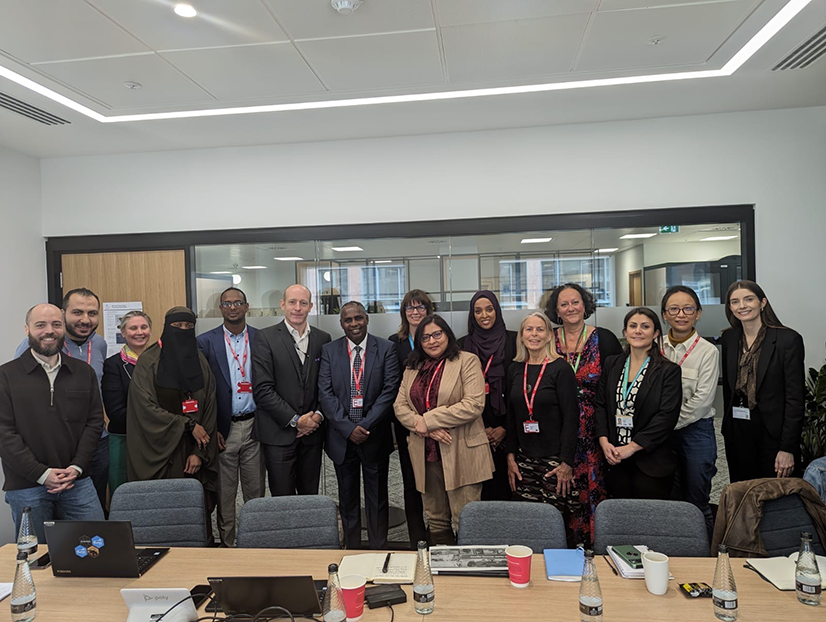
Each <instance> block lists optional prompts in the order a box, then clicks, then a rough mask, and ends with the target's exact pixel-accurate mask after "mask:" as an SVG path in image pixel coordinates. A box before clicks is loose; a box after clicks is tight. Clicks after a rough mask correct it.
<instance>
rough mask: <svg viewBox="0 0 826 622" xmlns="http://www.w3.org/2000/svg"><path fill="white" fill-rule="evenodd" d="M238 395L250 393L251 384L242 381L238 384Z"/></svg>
mask: <svg viewBox="0 0 826 622" xmlns="http://www.w3.org/2000/svg"><path fill="white" fill-rule="evenodd" d="M238 393H252V383H251V382H247V381H246V380H242V381H241V382H239V383H238Z"/></svg>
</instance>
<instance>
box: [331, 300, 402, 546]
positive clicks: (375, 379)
mask: <svg viewBox="0 0 826 622" xmlns="http://www.w3.org/2000/svg"><path fill="white" fill-rule="evenodd" d="M340 321H341V328H342V329H343V330H344V335H345V336H344V337H342V338H340V339H336V340H335V341H333V342H331V343H328V344H327V345H325V346H324V347H323V348H322V351H321V368H320V370H319V374H318V398H319V403H320V405H321V410H322V411H323V412H324V415H325V417H326V420H327V444H326V450H327V455H328V456H330V459H331V460H332V461H333V463H334V464H335V468H336V477H337V479H338V498H339V509H340V512H341V522H342V525H343V527H344V545H345V547H346V548H348V549H357V548H361V507H360V506H361V502H360V477H359V467H361V472H362V474H363V476H364V500H365V506H366V507H365V513H366V515H367V537H368V540H369V542H370V548H371V549H382V548H385V547H386V546H387V525H388V513H389V503H388V498H387V473H388V467H389V460H390V453H391V452H392V451H393V439H392V435H391V432H390V424H391V421H392V419H393V402H394V401H395V399H396V393H397V391H398V383H399V362H398V358H397V356H396V349H395V346H394V345H393V344H392V343H390V342H389V341H387V340H386V339H380V338H377V337H374V336H373V335H368V334H367V325H368V322H369V318H368V316H367V311H366V310H365V309H364V306H363V305H362V304H361V303H360V302H355V301H350V302H348V303H346V304H345V305H344V306H343V307H342V308H341V315H340Z"/></svg>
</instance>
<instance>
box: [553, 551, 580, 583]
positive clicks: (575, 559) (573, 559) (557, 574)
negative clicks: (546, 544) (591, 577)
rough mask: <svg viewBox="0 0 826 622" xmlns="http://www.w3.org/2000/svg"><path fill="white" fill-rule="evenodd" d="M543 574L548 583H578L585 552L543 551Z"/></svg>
mask: <svg viewBox="0 0 826 622" xmlns="http://www.w3.org/2000/svg"><path fill="white" fill-rule="evenodd" d="M543 553H544V554H545V574H546V575H547V577H548V580H549V581H579V580H581V579H582V566H583V564H584V562H585V551H583V550H582V549H545V550H544V551H543Z"/></svg>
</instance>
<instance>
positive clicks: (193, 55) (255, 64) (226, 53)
mask: <svg viewBox="0 0 826 622" xmlns="http://www.w3.org/2000/svg"><path fill="white" fill-rule="evenodd" d="M162 56H163V57H164V58H166V59H167V60H169V62H171V63H172V64H174V65H175V66H176V67H178V69H180V70H181V71H183V72H184V73H185V74H187V75H188V76H189V77H191V78H192V79H193V80H195V81H196V82H197V83H198V84H200V85H201V86H203V87H204V88H205V89H207V90H208V91H209V92H210V93H212V94H213V95H215V96H216V97H217V98H219V99H249V98H253V97H280V96H284V95H299V94H302V93H320V92H324V87H323V86H322V84H321V83H320V82H319V81H318V79H317V78H316V77H315V75H314V74H313V72H312V71H311V70H310V68H309V67H308V66H307V63H305V62H304V59H302V58H301V55H300V54H299V53H298V52H297V51H296V49H295V48H294V47H293V46H292V44H290V43H273V44H265V45H244V46H236V47H228V48H210V49H205V50H186V51H182V52H164V53H163V54H162Z"/></svg>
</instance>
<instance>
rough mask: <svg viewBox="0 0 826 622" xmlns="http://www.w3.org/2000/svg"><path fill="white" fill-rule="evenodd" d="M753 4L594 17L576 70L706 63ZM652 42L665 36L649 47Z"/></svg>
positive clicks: (741, 0)
mask: <svg viewBox="0 0 826 622" xmlns="http://www.w3.org/2000/svg"><path fill="white" fill-rule="evenodd" d="M754 5H755V1H754V0H736V1H733V2H720V3H713V4H695V5H686V6H674V7H665V8H657V9H640V10H633V11H612V12H607V13H603V12H599V13H597V14H596V15H594V17H593V19H592V20H591V24H590V26H589V28H588V33H587V35H586V37H585V41H584V42H583V44H582V52H581V54H580V58H579V61H578V62H577V66H576V71H604V70H612V69H625V68H632V67H668V66H674V65H697V64H702V63H705V62H706V61H707V60H708V59H709V58H710V57H711V55H712V54H713V53H714V52H715V50H716V49H717V48H718V47H719V46H720V45H721V44H722V43H723V42H724V41H725V40H726V39H727V38H728V37H729V36H730V35H731V33H732V32H734V30H736V29H737V27H738V26H739V25H740V24H741V23H742V22H743V20H744V19H745V18H746V17H748V15H749V13H751V11H752V9H753V7H754ZM652 37H665V40H664V41H663V42H662V43H661V44H660V45H650V44H649V43H648V41H649V40H650V39H651V38H652Z"/></svg>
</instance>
